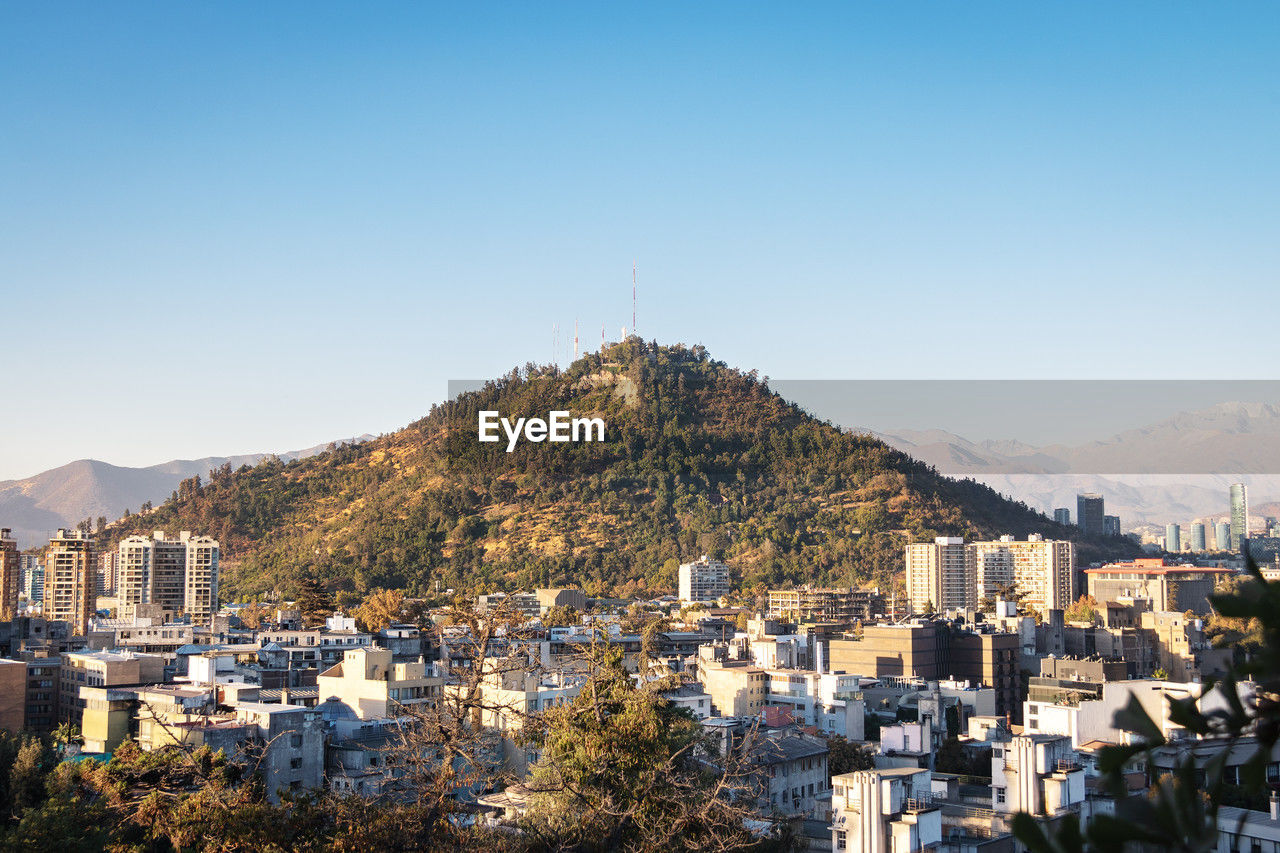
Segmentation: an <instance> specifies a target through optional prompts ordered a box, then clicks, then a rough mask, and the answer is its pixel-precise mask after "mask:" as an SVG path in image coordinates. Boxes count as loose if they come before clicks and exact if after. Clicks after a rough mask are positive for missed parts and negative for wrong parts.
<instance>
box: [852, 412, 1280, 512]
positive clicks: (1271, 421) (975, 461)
mask: <svg viewBox="0 0 1280 853" xmlns="http://www.w3.org/2000/svg"><path fill="white" fill-rule="evenodd" d="M877 435H878V436H879V437H880V438H881V439H883V440H884V441H886V442H887V443H889V444H890V445H892V446H894V447H896V448H898V449H900V450H902V451H904V452H906V453H909V454H911V455H912V456H914V457H916V458H917V459H920V460H921V461H924V462H928V463H929V464H930V465H933V466H935V467H937V469H938V470H939V471H941V472H943V473H946V474H951V475H953V476H962V477H973V478H974V479H976V480H978V481H979V482H982V483H986V484H987V485H989V486H991V487H992V488H994V489H995V490H996V491H998V492H1000V493H1002V494H1006V495H1010V496H1012V497H1014V498H1016V499H1018V500H1023V501H1026V502H1027V503H1029V504H1031V505H1032V506H1034V507H1037V508H1040V509H1043V510H1046V511H1049V510H1052V509H1053V508H1054V507H1070V508H1071V511H1072V517H1073V518H1074V516H1075V496H1076V495H1077V494H1078V493H1080V492H1098V493H1100V494H1102V495H1103V496H1104V497H1105V498H1106V500H1107V512H1108V514H1111V515H1119V516H1120V517H1121V521H1122V523H1123V524H1125V525H1126V527H1128V526H1131V525H1136V524H1141V523H1149V524H1165V523H1168V522H1180V523H1186V522H1190V521H1192V520H1193V519H1197V518H1216V517H1220V516H1224V515H1226V513H1227V509H1228V508H1227V488H1228V487H1229V486H1230V484H1231V483H1235V482H1245V483H1247V484H1248V485H1249V490H1250V497H1251V504H1252V505H1253V506H1254V507H1255V514H1261V510H1260V509H1258V507H1260V506H1261V504H1262V503H1264V502H1265V501H1268V500H1275V499H1276V498H1277V496H1280V408H1278V407H1277V406H1274V405H1270V404H1266V403H1222V404H1220V405H1217V406H1212V407H1210V408H1207V409H1201V410H1197V411H1192V412H1183V413H1180V414H1177V415H1174V416H1173V417H1171V418H1167V419H1165V420H1163V421H1160V422H1158V423H1155V424H1152V425H1151V426H1148V427H1143V428H1140V429H1133V430H1128V431H1125V432H1122V433H1119V434H1118V435H1115V436H1112V437H1111V438H1108V439H1105V440H1100V441H1093V442H1088V443H1085V444H1080V445H1062V444H1056V445H1047V446H1044V447H1036V446H1032V445H1028V444H1024V443H1021V442H1017V441H995V440H978V441H975V440H971V439H968V438H964V437H962V436H958V435H955V434H953V433H948V432H945V431H943V430H898V431H895V432H894V433H893V434H883V433H877ZM1249 472H1252V473H1249ZM1257 472H1261V473H1257ZM1268 514H1273V513H1268Z"/></svg>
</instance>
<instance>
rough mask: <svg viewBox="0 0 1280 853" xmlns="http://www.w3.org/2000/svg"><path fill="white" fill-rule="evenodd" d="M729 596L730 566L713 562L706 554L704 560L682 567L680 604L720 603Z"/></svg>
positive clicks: (683, 564) (682, 565) (684, 564)
mask: <svg viewBox="0 0 1280 853" xmlns="http://www.w3.org/2000/svg"><path fill="white" fill-rule="evenodd" d="M728 594H729V566H728V565H727V564H725V563H722V562H720V561H719V560H712V559H710V558H708V557H707V555H706V554H703V555H702V559H700V560H697V561H696V562H692V563H682V564H681V566H680V603H681V604H690V603H697V602H714V601H719V600H720V599H721V597H723V596H726V595H728Z"/></svg>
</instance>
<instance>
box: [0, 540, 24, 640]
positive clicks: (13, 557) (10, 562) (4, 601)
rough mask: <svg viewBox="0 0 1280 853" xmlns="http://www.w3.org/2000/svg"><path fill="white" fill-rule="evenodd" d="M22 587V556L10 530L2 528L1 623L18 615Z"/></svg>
mask: <svg viewBox="0 0 1280 853" xmlns="http://www.w3.org/2000/svg"><path fill="white" fill-rule="evenodd" d="M21 586H22V556H21V554H19V553H18V542H17V540H15V539H14V538H13V537H12V536H10V535H9V528H7V527H0V622H8V621H9V620H11V619H13V618H14V617H16V616H17V615H18V590H19V589H20V588H21Z"/></svg>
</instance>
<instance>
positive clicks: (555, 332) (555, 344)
mask: <svg viewBox="0 0 1280 853" xmlns="http://www.w3.org/2000/svg"><path fill="white" fill-rule="evenodd" d="M551 363H552V364H554V365H555V366H556V367H559V366H560V324H559V323H552V324H551Z"/></svg>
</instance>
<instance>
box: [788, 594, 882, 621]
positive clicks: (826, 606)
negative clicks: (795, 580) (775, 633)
mask: <svg viewBox="0 0 1280 853" xmlns="http://www.w3.org/2000/svg"><path fill="white" fill-rule="evenodd" d="M883 613H884V597H883V596H882V595H881V594H880V591H879V590H875V589H854V588H853V587H836V588H818V587H809V586H803V587H797V588H795V589H771V590H769V612H768V616H769V618H770V619H784V620H786V621H788V622H837V623H846V624H847V623H850V622H853V621H855V620H859V619H861V620H866V619H873V618H875V617H876V616H880V615H882V614H883Z"/></svg>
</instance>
